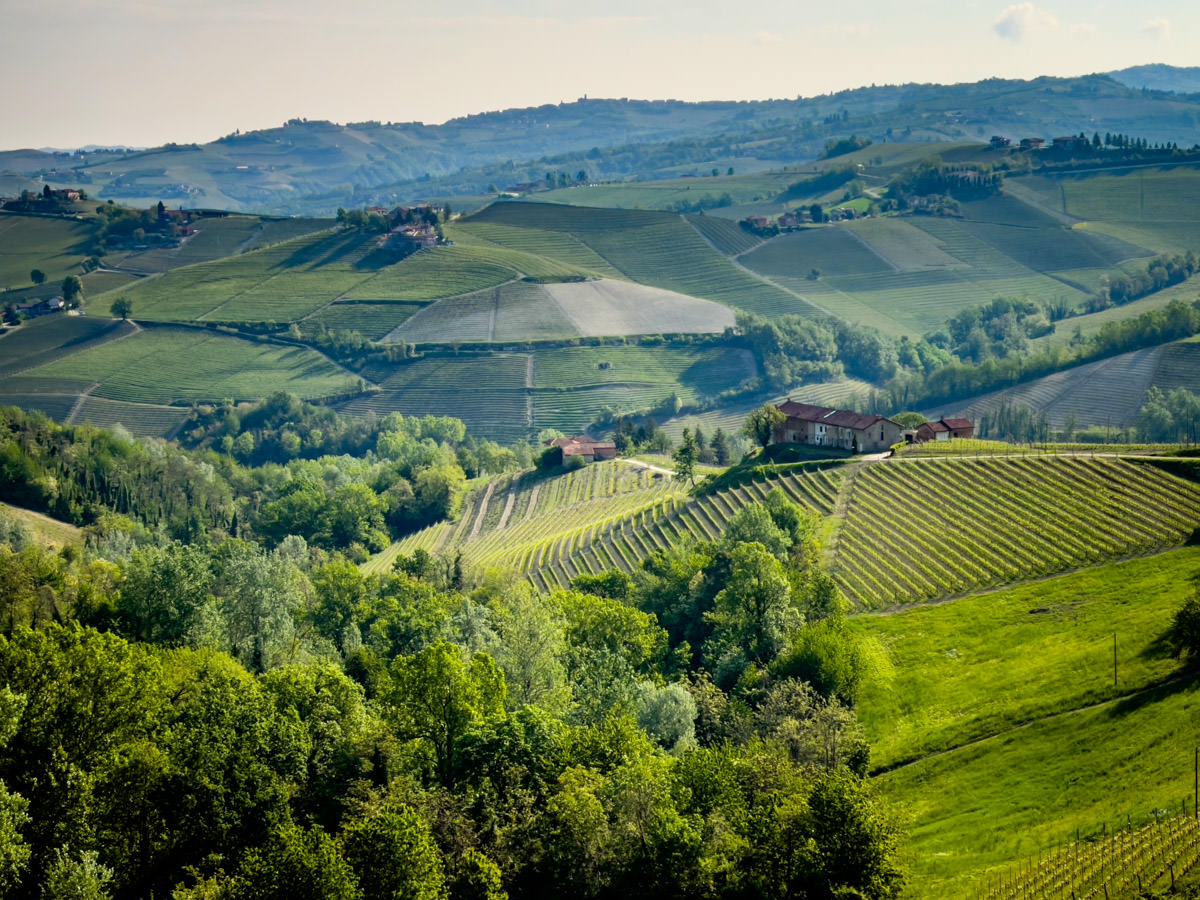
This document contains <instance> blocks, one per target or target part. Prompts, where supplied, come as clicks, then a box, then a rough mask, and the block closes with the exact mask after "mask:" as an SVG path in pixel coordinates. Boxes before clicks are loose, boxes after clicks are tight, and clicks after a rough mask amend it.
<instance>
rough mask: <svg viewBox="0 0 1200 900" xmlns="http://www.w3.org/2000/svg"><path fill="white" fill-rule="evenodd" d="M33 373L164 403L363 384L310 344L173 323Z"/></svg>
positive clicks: (314, 393)
mask: <svg viewBox="0 0 1200 900" xmlns="http://www.w3.org/2000/svg"><path fill="white" fill-rule="evenodd" d="M29 375H30V376H31V377H34V378H65V379H79V380H81V381H85V382H92V381H98V382H100V386H99V387H98V388H97V389H96V390H95V392H94V396H97V397H104V398H107V399H109V400H124V401H127V402H132V403H157V404H164V405H165V404H173V403H180V402H184V403H186V402H191V401H194V400H210V401H212V400H215V401H220V400H222V399H224V398H227V397H228V398H233V399H238V400H242V399H256V398H258V397H265V396H266V395H267V394H270V393H272V392H273V391H291V392H292V393H295V394H296V395H297V396H299V397H303V398H316V397H328V396H331V395H336V394H342V393H348V392H351V391H354V390H355V389H356V387H357V385H358V379H357V378H355V377H353V376H351V375H350V374H349V373H348V372H346V371H345V370H344V369H340V368H338V367H336V366H334V365H333V364H332V363H330V362H329V361H328V360H327V359H325V358H324V357H323V356H321V355H320V354H318V353H316V352H314V351H312V350H309V349H307V348H302V347H287V346H281V345H277V344H265V343H256V342H253V341H247V340H242V339H241V338H235V337H229V336H226V335H217V334H212V333H210V332H208V331H203V330H199V329H176V328H161V329H154V330H151V331H143V332H141V333H140V334H135V335H132V336H131V337H127V338H124V339H122V340H118V341H108V342H107V343H104V344H101V345H99V346H97V347H92V348H90V349H86V350H82V351H81V352H79V353H76V354H73V355H71V356H67V357H64V358H62V359H58V360H56V361H54V362H51V363H48V364H46V365H43V366H41V367H39V368H37V369H34V370H32V371H31V372H30V373H29ZM22 377H25V376H22Z"/></svg>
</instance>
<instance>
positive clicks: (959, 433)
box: [916, 416, 975, 443]
mask: <svg viewBox="0 0 1200 900" xmlns="http://www.w3.org/2000/svg"><path fill="white" fill-rule="evenodd" d="M974 436H975V423H974V422H972V421H971V420H970V419H961V418H950V419H947V418H945V417H944V416H943V417H942V418H940V419H938V420H937V421H936V422H926V423H925V424H924V425H921V426H920V427H919V428H917V433H916V441H917V443H924V442H925V441H948V440H950V439H951V438H970V437H974Z"/></svg>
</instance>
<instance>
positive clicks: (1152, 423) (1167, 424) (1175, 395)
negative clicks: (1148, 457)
mask: <svg viewBox="0 0 1200 900" xmlns="http://www.w3.org/2000/svg"><path fill="white" fill-rule="evenodd" d="M1134 427H1135V428H1136V430H1137V433H1138V436H1139V437H1140V438H1141V439H1142V440H1143V441H1147V442H1150V443H1159V442H1161V443H1186V444H1195V443H1196V442H1197V440H1198V439H1200V397H1198V396H1196V395H1195V394H1193V393H1192V392H1191V391H1189V390H1187V389H1186V388H1175V389H1173V390H1172V391H1170V392H1169V393H1166V394H1164V393H1163V391H1162V389H1161V388H1160V387H1159V386H1158V385H1151V386H1150V390H1148V391H1147V392H1146V400H1145V402H1144V403H1143V404H1142V408H1141V410H1140V411H1139V412H1138V416H1137V421H1136V422H1135V423H1134Z"/></svg>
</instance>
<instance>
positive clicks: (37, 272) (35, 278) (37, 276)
mask: <svg viewBox="0 0 1200 900" xmlns="http://www.w3.org/2000/svg"><path fill="white" fill-rule="evenodd" d="M29 280H30V281H32V282H33V283H34V284H45V282H46V273H45V272H43V271H42V270H41V269H34V270H33V271H31V272H30V273H29Z"/></svg>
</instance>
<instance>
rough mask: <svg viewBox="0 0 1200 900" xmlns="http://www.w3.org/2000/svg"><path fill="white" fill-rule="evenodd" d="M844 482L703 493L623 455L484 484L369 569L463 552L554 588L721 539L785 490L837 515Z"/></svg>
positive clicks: (827, 478) (835, 477)
mask: <svg viewBox="0 0 1200 900" xmlns="http://www.w3.org/2000/svg"><path fill="white" fill-rule="evenodd" d="M839 480H840V473H839V472H838V471H837V470H836V469H824V470H821V469H819V468H817V467H813V468H812V469H809V470H801V471H799V472H797V473H795V474H789V475H781V476H778V477H775V478H766V477H765V476H764V477H763V478H762V480H759V481H754V482H751V483H749V484H746V485H743V486H741V487H738V488H734V489H732V490H728V491H724V492H722V493H720V494H717V495H714V496H709V497H700V498H693V497H690V496H689V495H688V491H687V486H686V485H681V484H679V483H677V482H675V481H674V479H672V478H671V477H670V476H668V475H664V474H662V473H659V472H654V471H652V470H650V469H648V468H646V467H644V466H641V465H639V464H636V463H628V462H625V461H622V460H614V461H612V462H605V463H595V464H593V465H591V466H588V467H586V468H584V469H581V470H579V471H576V472H571V473H569V474H566V475H563V476H560V477H556V478H548V479H539V478H534V477H531V476H523V477H514V478H508V479H504V480H501V481H498V482H496V483H495V484H494V485H493V486H492V487H491V489H490V490H488V489H479V490H477V491H476V492H475V494H474V495H473V496H472V498H471V499H470V501H469V502H468V504H467V505H466V507H465V509H464V511H463V513H462V516H461V518H460V519H459V520H458V522H457V523H454V524H453V525H449V524H446V523H441V524H439V525H434V526H432V527H430V528H427V529H425V530H423V531H420V532H417V533H416V534H413V535H410V536H408V537H406V538H404V539H403V540H401V541H399V542H397V543H396V544H393V545H392V546H391V547H390V548H388V550H386V551H384V553H383V554H380V555H379V556H377V557H375V558H374V559H373V560H372V561H371V562H370V563H368V564H367V566H366V567H365V568H367V569H368V570H371V571H374V570H378V569H380V568H383V567H386V566H390V565H391V563H392V561H394V560H395V558H396V557H397V556H398V555H401V554H403V555H409V554H411V553H412V552H413V551H414V550H416V549H417V548H423V549H425V550H426V551H428V552H430V553H453V552H461V553H462V554H463V558H464V560H465V561H466V562H467V563H468V564H469V565H471V566H476V567H480V568H486V567H489V566H494V567H501V568H512V569H515V570H516V571H518V572H521V573H522V574H524V575H526V576H527V577H529V578H530V580H531V581H533V583H534V584H535V585H536V586H537V587H539V588H540V589H543V590H549V589H552V588H554V587H565V586H566V585H567V584H568V583H569V582H570V581H571V579H573V578H574V577H575V576H577V575H579V574H582V573H590V574H598V573H600V572H603V571H607V570H610V569H621V570H622V571H625V572H630V571H632V570H633V569H634V568H635V567H636V566H638V565H639V564H640V561H641V560H642V559H644V558H645V557H646V556H647V555H649V554H650V553H651V552H653V551H655V550H661V549H666V548H667V547H669V546H671V545H673V544H676V543H678V542H679V540H680V539H681V538H689V539H690V538H694V539H697V540H706V541H708V540H716V539H717V538H719V537H720V535H721V533H722V532H723V531H724V527H725V522H726V521H727V520H728V519H729V518H730V517H731V516H732V515H733V514H734V513H735V512H737V510H739V509H741V508H742V507H743V506H745V505H746V504H748V503H753V502H757V501H758V500H761V499H762V498H763V497H765V496H766V495H767V493H768V492H769V491H770V490H772V489H773V488H775V487H779V488H781V489H782V490H783V491H784V492H785V493H787V494H788V496H790V497H791V498H792V499H793V501H794V502H797V503H799V504H801V505H803V506H804V507H806V508H807V509H810V510H813V511H815V512H817V513H820V514H822V515H827V514H828V513H829V512H831V511H832V509H833V504H834V499H835V497H836V494H837V488H838V484H839Z"/></svg>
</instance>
